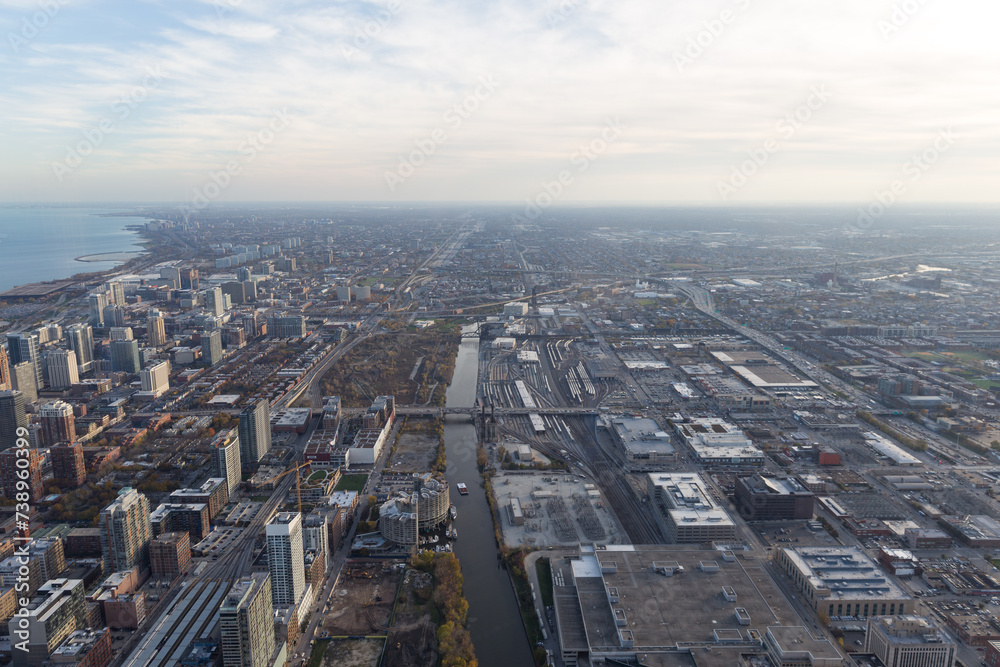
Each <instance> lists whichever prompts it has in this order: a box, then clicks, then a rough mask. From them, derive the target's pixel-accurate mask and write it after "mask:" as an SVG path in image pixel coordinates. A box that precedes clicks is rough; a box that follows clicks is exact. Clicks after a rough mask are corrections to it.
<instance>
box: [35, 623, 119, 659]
mask: <svg viewBox="0 0 1000 667" xmlns="http://www.w3.org/2000/svg"><path fill="white" fill-rule="evenodd" d="M49 661H50V662H52V663H54V664H57V665H64V666H65V667H106V666H107V664H108V663H109V662H111V631H110V630H108V629H107V628H101V629H100V630H92V629H89V628H88V629H86V630H75V631H73V633H72V634H70V636H69V637H67V638H66V641H64V642H63V643H62V644H60V645H59V646H58V648H56V650H55V651H53V652H52V656H51V657H50V658H49Z"/></svg>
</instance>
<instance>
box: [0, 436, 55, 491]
mask: <svg viewBox="0 0 1000 667" xmlns="http://www.w3.org/2000/svg"><path fill="white" fill-rule="evenodd" d="M19 458H23V459H27V461H28V464H27V466H25V465H24V464H23V463H21V464H20V465H18V459H19ZM22 470H27V471H28V476H27V478H25V477H23V475H24V473H22V472H21V471H22ZM18 481H21V482H27V484H28V488H27V492H28V502H29V503H30V504H35V503H36V502H38V501H39V500H40V499H41V498H42V497H43V496H44V495H45V489H44V488H43V487H42V462H41V459H40V458H39V456H38V450H37V449H21V448H20V447H10V448H9V449H5V450H3V451H2V452H0V482H2V484H3V495H4V496H5V497H7V498H8V499H9V500H13V499H15V498H16V497H17V492H18V491H21V492H24V490H25V489H24V488H23V487H22V488H20V489H19V488H18V486H17V483H18Z"/></svg>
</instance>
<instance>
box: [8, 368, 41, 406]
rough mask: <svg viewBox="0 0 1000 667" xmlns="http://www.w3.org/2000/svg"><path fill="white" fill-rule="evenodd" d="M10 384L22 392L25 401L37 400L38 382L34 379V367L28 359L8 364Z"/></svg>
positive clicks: (32, 401)
mask: <svg viewBox="0 0 1000 667" xmlns="http://www.w3.org/2000/svg"><path fill="white" fill-rule="evenodd" d="M10 377H11V380H12V382H11V384H12V385H13V387H14V389H17V390H18V391H20V392H21V393H22V394H24V402H25V403H34V402H35V401H37V400H38V383H37V382H36V381H35V367H34V366H33V365H32V364H31V362H30V361H22V362H21V363H19V364H11V365H10Z"/></svg>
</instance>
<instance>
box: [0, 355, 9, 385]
mask: <svg viewBox="0 0 1000 667" xmlns="http://www.w3.org/2000/svg"><path fill="white" fill-rule="evenodd" d="M10 388H11V384H10V359H8V358H7V350H6V349H5V348H4V347H3V346H2V345H0V391H3V390H4V389H10Z"/></svg>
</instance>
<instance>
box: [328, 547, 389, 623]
mask: <svg viewBox="0 0 1000 667" xmlns="http://www.w3.org/2000/svg"><path fill="white" fill-rule="evenodd" d="M400 576H402V572H401V571H400V570H399V569H398V568H397V567H396V563H392V562H388V563H387V562H384V561H378V562H366V561H349V562H348V563H347V568H346V570H345V571H344V576H343V577H341V579H340V584H339V585H338V586H337V588H336V590H334V592H333V595H331V596H330V610H329V611H328V612H327V613H326V614H324V615H323V630H325V631H326V632H328V633H329V636H330V637H344V636H357V635H384V634H385V633H386V630H387V629H388V624H389V617H390V615H391V614H392V605H393V602H394V601H395V598H396V587H397V586H398V585H399V578H400Z"/></svg>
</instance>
